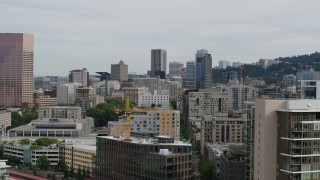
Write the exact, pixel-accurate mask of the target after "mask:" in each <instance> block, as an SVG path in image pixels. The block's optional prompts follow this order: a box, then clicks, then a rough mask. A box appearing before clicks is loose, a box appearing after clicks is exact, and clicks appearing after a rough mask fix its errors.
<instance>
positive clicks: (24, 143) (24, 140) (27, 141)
mask: <svg viewBox="0 0 320 180" xmlns="http://www.w3.org/2000/svg"><path fill="white" fill-rule="evenodd" d="M20 144H22V145H29V144H30V139H21V140H20Z"/></svg>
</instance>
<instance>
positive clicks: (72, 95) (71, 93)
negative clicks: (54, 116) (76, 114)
mask: <svg viewBox="0 0 320 180" xmlns="http://www.w3.org/2000/svg"><path fill="white" fill-rule="evenodd" d="M80 85H81V84H80V83H68V84H63V85H59V86H57V103H58V104H74V102H75V100H76V89H77V88H78V87H79V86H80Z"/></svg>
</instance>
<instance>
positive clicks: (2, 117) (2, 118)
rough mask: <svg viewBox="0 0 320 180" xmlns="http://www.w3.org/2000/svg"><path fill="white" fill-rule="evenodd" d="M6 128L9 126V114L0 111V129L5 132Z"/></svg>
mask: <svg viewBox="0 0 320 180" xmlns="http://www.w3.org/2000/svg"><path fill="white" fill-rule="evenodd" d="M8 126H11V112H7V111H5V110H0V128H1V130H5V129H6V128H7V127H8Z"/></svg>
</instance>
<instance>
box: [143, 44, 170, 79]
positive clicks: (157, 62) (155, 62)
mask: <svg viewBox="0 0 320 180" xmlns="http://www.w3.org/2000/svg"><path fill="white" fill-rule="evenodd" d="M166 70H167V50H164V49H151V71H149V72H148V74H149V75H150V76H151V77H156V76H160V78H161V79H164V78H165V76H166Z"/></svg>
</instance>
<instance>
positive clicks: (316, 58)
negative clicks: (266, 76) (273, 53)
mask: <svg viewBox="0 0 320 180" xmlns="http://www.w3.org/2000/svg"><path fill="white" fill-rule="evenodd" d="M275 60H279V61H282V62H290V63H299V64H312V63H314V62H320V53H318V52H315V53H312V54H305V55H299V56H291V57H279V58H277V59H275Z"/></svg>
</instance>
